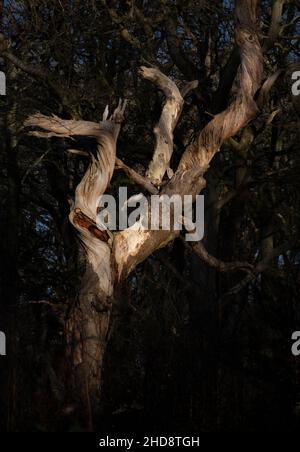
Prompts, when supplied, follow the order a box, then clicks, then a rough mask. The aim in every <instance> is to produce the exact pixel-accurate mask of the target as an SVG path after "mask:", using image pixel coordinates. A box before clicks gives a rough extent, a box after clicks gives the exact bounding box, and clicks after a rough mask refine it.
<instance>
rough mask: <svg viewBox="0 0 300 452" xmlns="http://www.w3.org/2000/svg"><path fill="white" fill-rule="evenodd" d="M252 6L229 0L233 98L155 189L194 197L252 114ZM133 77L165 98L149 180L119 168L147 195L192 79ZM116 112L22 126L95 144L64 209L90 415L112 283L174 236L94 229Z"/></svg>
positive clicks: (256, 83) (257, 70) (257, 53)
mask: <svg viewBox="0 0 300 452" xmlns="http://www.w3.org/2000/svg"><path fill="white" fill-rule="evenodd" d="M256 7H257V1H256V0H239V1H237V2H236V44H237V46H238V47H239V51H240V60H241V65H240V72H239V80H240V81H239V90H238V92H237V95H236V98H235V100H234V101H233V103H232V104H231V105H230V106H229V107H228V108H227V109H226V110H225V111H223V112H222V113H219V114H218V115H216V116H215V117H214V118H213V119H212V121H211V122H210V123H209V124H207V126H206V127H205V128H204V129H203V130H202V132H201V133H200V135H199V136H198V137H197V138H196V139H195V140H194V141H193V142H192V143H191V144H190V145H189V146H188V147H187V149H186V151H185V152H184V154H183V156H182V158H181V161H180V163H179V166H178V168H177V170H176V172H175V174H174V175H173V176H172V177H171V173H170V172H169V176H170V177H171V180H170V181H169V182H168V183H166V184H165V185H163V188H162V189H161V190H160V193H161V194H168V195H173V194H179V195H180V196H184V195H193V196H194V197H195V196H196V195H197V194H199V193H200V192H201V190H202V189H203V188H204V187H205V185H206V181H205V179H204V175H205V172H206V171H207V169H208V168H209V165H210V162H211V160H212V159H213V157H214V156H215V154H216V153H217V152H218V151H219V150H220V147H221V145H222V144H223V143H224V142H225V141H226V140H228V139H229V138H230V137H233V136H234V135H236V134H237V133H238V132H239V131H240V130H241V129H242V128H243V127H244V126H245V125H247V124H248V123H249V121H251V120H252V119H253V118H254V117H255V116H257V114H258V113H259V108H258V105H257V103H256V102H255V100H254V96H255V94H256V92H257V91H258V90H259V88H260V85H261V80H262V72H263V60H262V51H261V48H260V44H259V39H258V35H257V29H256ZM140 75H141V76H142V77H143V78H145V79H147V80H150V81H151V82H152V83H154V84H155V85H156V86H157V87H158V88H159V89H161V91H162V92H163V93H164V95H165V97H166V100H165V104H164V107H163V109H162V114H161V117H160V120H159V122H158V124H157V126H156V127H155V129H154V133H155V137H156V144H155V151H154V156H153V160H152V162H151V164H150V166H149V170H148V178H149V179H147V178H146V179H145V178H136V175H135V174H134V172H132V171H130V169H128V167H127V168H125V167H124V165H123V169H124V170H125V171H127V174H130V175H131V177H133V178H136V181H137V182H138V183H140V185H142V186H143V187H144V188H145V187H146V188H148V189H149V191H150V192H151V193H154V192H156V187H160V186H161V184H162V181H163V178H164V175H165V173H166V171H168V168H169V165H170V159H171V156H172V152H173V131H174V128H175V126H176V124H177V122H178V119H179V117H180V114H181V111H182V107H183V95H184V94H186V92H187V91H188V89H190V88H193V87H195V86H196V84H195V83H193V84H192V85H189V86H188V87H186V88H184V90H183V92H182V93H180V91H179V90H178V88H177V87H176V85H175V83H174V82H173V81H171V80H170V79H168V78H167V77H166V76H165V75H164V74H162V73H161V72H160V71H159V70H158V69H156V68H145V67H142V68H141V70H140ZM123 114H124V105H122V104H121V103H120V104H119V106H118V108H117V109H116V110H115V112H114V114H113V115H112V117H111V118H110V119H109V120H108V119H107V111H106V112H105V114H104V118H103V121H102V122H101V123H100V124H96V123H92V122H86V121H73V120H71V121H67V120H61V119H59V118H57V117H52V118H48V117H45V116H42V115H36V116H33V117H30V118H29V119H28V120H27V121H26V124H25V125H26V126H31V127H38V128H41V129H43V130H44V131H46V132H34V133H35V135H37V136H43V137H50V136H58V137H59V136H60V137H66V136H67V137H69V136H75V135H81V136H92V137H95V138H96V139H97V142H98V152H97V155H96V156H91V162H90V165H89V167H88V170H87V172H86V174H85V176H84V177H83V179H82V181H81V183H80V184H79V185H78V187H77V190H76V194H75V201H74V205H72V209H71V213H70V221H71V223H72V224H73V226H74V227H75V228H76V230H77V231H78V233H79V237H80V241H81V243H82V245H83V248H84V250H85V255H86V274H85V276H84V278H83V284H82V291H81V294H80V300H79V306H78V308H77V309H76V312H75V315H74V316H73V320H72V333H73V338H74V337H75V338H76V340H75V343H74V344H73V345H74V347H73V349H74V356H75V358H74V364H75V365H76V368H77V370H78V372H77V376H78V381H77V384H78V387H79V388H80V393H81V396H82V398H83V399H85V402H86V403H85V406H86V408H87V409H88V410H89V412H90V413H92V412H93V411H95V408H96V407H97V406H98V404H99V394H100V386H101V368H102V362H103V355H104V352H105V346H106V342H107V332H108V328H109V323H110V313H111V306H112V300H113V295H114V289H115V287H116V286H117V285H118V284H119V283H120V282H121V281H122V280H124V279H125V278H126V277H127V276H128V275H129V273H130V272H131V271H132V270H133V269H134V268H135V267H136V266H137V265H138V264H139V263H140V262H142V261H144V260H145V259H146V258H147V257H148V256H149V255H150V254H152V253H153V252H154V251H155V250H157V249H159V248H162V247H163V246H165V245H166V244H167V243H169V242H170V241H172V240H173V239H174V238H175V237H176V236H177V235H178V232H176V231H163V230H161V231H144V230H137V228H136V227H134V228H130V229H127V230H125V231H122V232H117V233H115V234H114V235H113V237H111V235H110V234H108V233H107V232H105V231H100V230H99V229H98V228H97V225H96V215H97V205H98V200H99V196H101V195H102V194H103V193H104V192H105V190H106V189H107V187H108V185H109V183H110V180H111V177H112V174H113V171H114V168H115V165H116V142H117V138H118V134H119V131H120V123H121V121H122V119H123ZM118 166H119V167H120V166H121V167H122V164H120V162H119V165H118ZM137 179H138V180H137ZM202 251H203V250H202ZM206 257H207V256H206ZM90 427H91V428H92V416H91V415H90Z"/></svg>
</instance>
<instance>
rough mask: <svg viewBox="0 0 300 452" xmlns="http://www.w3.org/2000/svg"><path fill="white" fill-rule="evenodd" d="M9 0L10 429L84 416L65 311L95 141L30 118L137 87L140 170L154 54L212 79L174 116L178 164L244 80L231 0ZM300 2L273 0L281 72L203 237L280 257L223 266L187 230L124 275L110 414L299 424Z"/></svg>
mask: <svg viewBox="0 0 300 452" xmlns="http://www.w3.org/2000/svg"><path fill="white" fill-rule="evenodd" d="M0 5H1V6H0V24H1V25H0V28H1V32H2V34H1V35H0V70H2V71H4V72H5V73H6V75H7V96H6V97H4V96H1V97H0V108H1V113H0V134H1V140H0V205H1V207H0V253H1V259H0V330H1V331H4V332H5V333H6V335H7V340H8V355H7V357H1V359H0V430H1V431H80V430H81V429H83V426H82V425H80V422H79V421H78V419H77V418H76V416H75V415H74V407H73V402H72V394H70V391H69V386H68V379H69V375H68V371H69V368H68V363H67V362H66V359H65V353H64V350H65V334H64V325H65V322H66V319H67V318H68V313H69V311H70V307H71V306H72V304H73V303H75V302H76V297H77V296H78V291H79V285H80V276H81V274H82V271H83V269H82V266H81V260H80V255H79V254H78V242H77V240H76V234H75V231H74V230H73V229H72V227H71V226H70V225H69V222H68V214H69V202H68V199H69V197H70V196H72V195H73V194H74V190H75V187H76V185H77V184H78V183H79V181H80V179H81V177H82V175H83V174H84V170H85V168H86V165H87V162H86V158H85V157H84V156H83V155H78V154H74V153H72V152H69V150H70V149H72V148H74V147H75V148H77V149H78V148H79V149H81V150H83V151H84V150H86V149H89V148H90V147H91V146H93V145H94V143H93V142H92V140H91V141H89V140H87V139H84V140H83V139H82V140H80V139H78V140H76V143H75V144H76V145H75V144H74V141H72V140H70V139H65V140H61V139H60V140H58V139H55V138H51V139H49V140H40V139H38V138H35V137H30V136H28V134H27V131H26V130H25V129H24V127H23V123H24V120H25V119H26V118H27V117H28V116H29V115H31V114H33V113H35V112H41V113H44V114H46V115H50V114H53V113H54V114H57V115H58V116H60V117H63V118H66V119H68V118H74V119H79V118H84V119H86V120H92V121H96V122H97V121H99V120H100V118H101V117H102V113H103V111H104V109H105V106H106V105H107V104H109V105H110V106H115V105H116V104H117V102H118V99H119V98H120V97H122V98H126V99H128V107H127V109H126V119H125V121H124V125H123V126H122V130H121V133H120V137H119V141H118V151H117V152H118V156H119V157H120V158H122V159H123V161H124V162H125V163H126V164H127V165H129V166H131V167H133V168H134V169H136V171H140V172H143V171H144V168H146V167H147V165H148V163H149V161H150V160H151V156H152V152H153V126H154V125H155V123H156V121H157V119H158V117H159V115H160V111H161V103H162V100H163V98H162V95H161V94H160V93H159V92H158V91H157V89H155V88H154V87H153V86H152V85H151V84H150V83H148V82H146V81H143V80H141V79H140V78H139V77H138V74H137V70H138V68H139V66H140V65H154V66H157V67H159V68H160V70H161V71H162V72H164V73H165V74H167V75H168V76H169V77H171V78H172V79H174V80H176V82H177V83H178V84H179V85H181V84H183V83H184V82H186V81H191V80H195V79H196V80H199V86H198V88H197V89H196V90H195V91H193V92H191V93H190V94H189V96H188V97H187V99H186V102H185V106H184V110H183V114H182V117H181V120H180V122H179V124H178V127H177V128H176V130H175V138H174V142H175V152H174V155H173V161H172V164H173V165H174V166H176V164H177V163H178V161H179V158H180V156H181V155H182V152H183V150H184V149H185V147H186V146H187V144H188V143H189V142H190V141H191V140H192V138H193V137H194V136H195V135H196V134H197V133H198V132H199V131H200V130H201V129H202V128H203V127H204V126H205V124H206V123H207V122H208V121H209V120H210V119H211V117H212V115H214V114H216V113H218V112H220V111H222V110H223V109H224V108H226V106H227V105H228V103H229V102H230V101H231V99H232V98H233V96H234V93H235V89H236V83H237V78H236V75H237V71H238V66H239V52H238V49H237V48H236V47H235V45H234V39H233V37H234V22H233V19H234V15H233V8H234V5H233V4H232V2H231V1H227V0H226V1H219V0H210V1H206V0H198V1H194V0H151V1H150V0H124V1H116V0H107V1H105V0H85V1H78V0H72V1H71V0H60V1H59V0H57V1H55V0H34V1H33V0H32V1H31V0H20V1H13V0H11V1H2V2H0ZM299 7H300V3H299V1H296V0H295V1H283V0H274V1H269V0H268V1H261V2H260V11H259V15H258V17H259V27H260V31H261V42H262V46H263V51H264V70H265V78H267V77H268V76H270V75H272V74H273V73H276V71H278V70H282V72H281V74H280V76H279V77H278V80H277V81H276V84H275V85H274V86H273V88H272V90H271V92H270V94H269V97H268V99H266V102H265V105H264V109H263V111H262V113H261V115H260V116H259V117H258V118H257V119H256V120H255V121H254V122H253V123H251V124H250V125H249V126H248V127H247V129H248V132H249V134H251V137H252V140H247V139H245V142H246V143H245V145H240V146H238V143H239V139H240V138H241V136H239V137H236V140H230V141H229V142H228V143H226V144H225V145H224V146H223V147H222V152H221V153H219V154H218V155H217V156H216V157H215V159H214V160H213V163H212V165H211V168H210V169H209V171H208V173H207V175H206V180H207V188H206V190H205V192H204V194H205V206H206V208H205V224H206V229H205V237H204V244H205V246H206V249H207V250H208V252H209V253H210V254H211V255H213V256H215V257H216V258H218V259H220V260H223V261H226V262H230V261H248V262H250V263H254V264H255V263H258V262H262V261H263V262H267V265H264V267H263V268H262V271H261V273H259V274H258V275H256V277H253V278H251V277H248V276H247V275H246V274H245V273H243V272H226V273H225V272H219V271H218V269H216V268H212V267H210V266H209V265H207V263H205V262H203V261H202V260H201V259H200V258H199V257H198V256H197V255H196V254H195V253H194V252H193V250H192V249H191V247H190V246H189V245H188V244H186V243H184V241H183V240H181V239H177V240H176V241H175V242H174V243H172V244H171V245H168V247H167V248H165V249H163V250H160V251H158V252H157V253H155V254H154V255H153V256H151V257H150V258H149V259H148V260H147V261H146V262H144V263H143V264H141V265H140V266H139V267H138V269H137V270H136V271H135V272H134V273H133V274H132V275H131V276H130V278H129V279H128V280H127V283H126V286H125V287H124V288H123V291H124V293H123V300H124V306H123V312H122V316H120V320H119V322H118V323H117V327H116V328H115V330H114V331H113V334H112V337H111V340H110V343H109V347H108V350H107V353H106V363H105V372H104V384H103V389H102V398H103V401H102V412H101V414H102V416H101V419H100V420H99V424H98V425H97V431H102V432H114V433H117V432H120V431H123V432H125V433H126V432H127V433H128V432H134V431H141V432H145V431H147V432H148V433H149V432H150V431H153V432H160V433H167V432H169V433H174V432H176V433H180V432H189V433H196V432H215V431H296V429H297V428H298V427H299V415H300V381H299V378H300V362H299V359H297V358H296V357H294V356H293V355H292V353H291V343H292V341H291V335H292V333H293V331H295V330H299V329H300V304H299V287H300V268H299V264H300V241H299V227H300V210H299V206H300V205H299V189H300V185H299V171H300V155H299V145H298V143H299V114H300V100H299V98H300V96H299V97H296V96H293V95H292V91H291V85H292V72H293V71H295V70H297V68H298V70H299V63H297V60H298V58H299V52H300V49H299V34H300V29H299V21H298V18H299V15H300V9H299ZM276 8H277V9H276ZM278 8H279V10H278ZM276 11H277V16H276V14H275V13H276ZM278 11H279V13H278ZM278 14H279V16H278ZM277 19H278V20H277ZM242 133H243V132H242ZM245 135H247V132H246V133H245V134H244V135H243V137H244V138H245ZM246 138H247V137H246ZM240 143H242V142H240ZM119 185H126V186H129V187H130V188H131V191H132V192H134V191H135V190H137V189H136V187H134V186H131V182H130V181H129V180H128V179H127V178H126V176H125V175H124V174H123V173H122V172H120V171H116V172H115V175H114V178H113V180H112V183H111V187H110V192H112V193H114V192H115V191H116V190H117V187H118V186H119ZM270 256H271V258H270ZM264 259H265V261H264Z"/></svg>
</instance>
